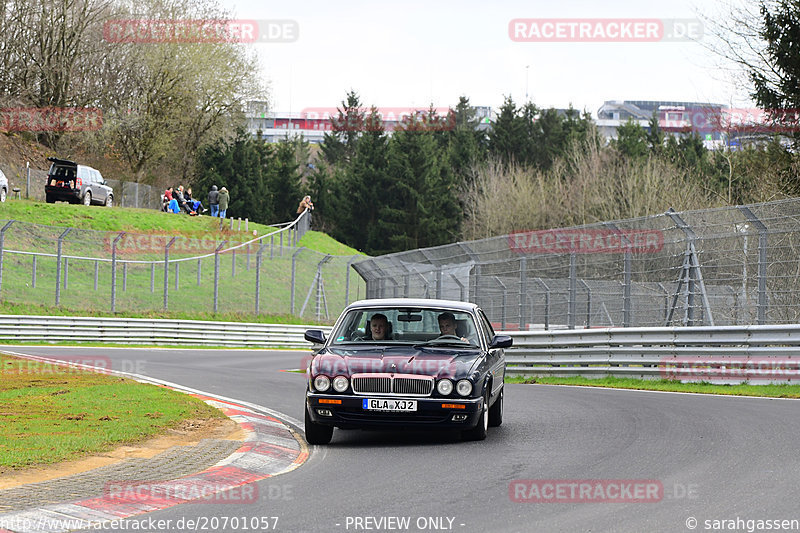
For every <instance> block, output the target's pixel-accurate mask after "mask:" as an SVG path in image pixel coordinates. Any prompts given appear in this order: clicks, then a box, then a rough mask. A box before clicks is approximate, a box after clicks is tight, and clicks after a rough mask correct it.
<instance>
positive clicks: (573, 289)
mask: <svg viewBox="0 0 800 533" xmlns="http://www.w3.org/2000/svg"><path fill="white" fill-rule="evenodd" d="M577 292H578V254H576V253H575V251H574V250H573V251H571V252H570V253H569V299H568V302H567V327H568V328H569V329H575V322H576V317H575V313H576V305H577V302H576V296H577Z"/></svg>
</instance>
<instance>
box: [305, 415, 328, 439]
mask: <svg viewBox="0 0 800 533" xmlns="http://www.w3.org/2000/svg"><path fill="white" fill-rule="evenodd" d="M332 437H333V426H323V425H322V424H317V423H316V422H314V421H313V420H311V415H309V414H308V407H307V406H306V442H308V443H309V444H328V443H329V442H330V441H331V438H332Z"/></svg>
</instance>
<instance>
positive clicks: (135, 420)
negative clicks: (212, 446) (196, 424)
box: [0, 354, 224, 473]
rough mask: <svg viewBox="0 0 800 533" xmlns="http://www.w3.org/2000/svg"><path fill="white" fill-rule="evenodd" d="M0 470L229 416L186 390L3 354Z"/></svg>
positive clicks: (82, 453) (0, 362)
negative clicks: (181, 391) (188, 420)
mask: <svg viewBox="0 0 800 533" xmlns="http://www.w3.org/2000/svg"><path fill="white" fill-rule="evenodd" d="M0 375H2V379H1V380H0V473H1V472H4V471H9V470H15V469H21V468H25V467H29V466H34V465H44V464H52V463H57V462H61V461H67V460H73V459H77V458H80V457H82V456H86V455H89V454H92V453H97V452H103V451H107V450H110V449H112V448H114V447H116V446H119V445H121V444H128V443H133V442H137V441H142V440H146V439H148V438H150V437H153V436H155V435H157V434H160V433H162V432H163V431H164V430H166V429H168V428H171V427H175V426H177V425H178V424H180V423H181V422H182V421H183V420H187V419H193V420H208V419H211V418H221V417H223V416H224V415H222V413H221V412H220V411H219V410H217V409H214V408H213V407H211V406H209V405H207V404H206V403H204V402H202V401H200V400H198V399H196V398H193V397H191V396H189V395H187V394H182V393H179V392H175V391H173V390H170V389H166V388H163V387H157V386H155V385H147V384H142V383H138V382H135V381H132V380H128V379H124V378H119V377H116V376H111V375H105V374H100V373H97V372H90V371H87V370H80V369H77V368H68V367H62V366H58V365H52V364H48V363H43V362H39V361H34V360H29V359H20V358H17V357H12V356H9V355H5V354H0Z"/></svg>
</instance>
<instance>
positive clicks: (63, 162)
mask: <svg viewBox="0 0 800 533" xmlns="http://www.w3.org/2000/svg"><path fill="white" fill-rule="evenodd" d="M47 160H48V161H52V162H53V163H56V164H57V165H64V166H72V167H77V166H78V163H76V162H75V161H70V160H69V159H59V158H58V157H48V158H47Z"/></svg>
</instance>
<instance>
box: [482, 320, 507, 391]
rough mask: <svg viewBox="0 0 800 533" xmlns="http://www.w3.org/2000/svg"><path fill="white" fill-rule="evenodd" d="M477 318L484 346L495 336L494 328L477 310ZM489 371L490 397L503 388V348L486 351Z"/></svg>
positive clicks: (504, 364)
mask: <svg viewBox="0 0 800 533" xmlns="http://www.w3.org/2000/svg"><path fill="white" fill-rule="evenodd" d="M478 317H479V321H480V324H481V330H482V331H483V333H482V334H483V335H484V339H485V342H486V346H487V347H488V346H489V343H491V342H492V339H493V338H494V336H495V332H494V328H493V327H492V323H491V322H489V319H488V318H486V315H485V314H484V313H483V310H482V309H478ZM488 354H489V355H488V359H489V371H490V372H491V373H492V377H493V379H492V396H494V395H495V394H497V393H498V392H499V391H500V389H501V388H502V387H503V383H504V380H505V375H506V358H505V352H504V350H503V348H490V349H489V351H488Z"/></svg>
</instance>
